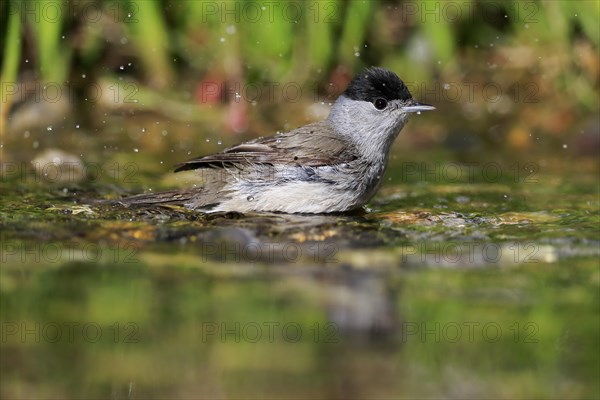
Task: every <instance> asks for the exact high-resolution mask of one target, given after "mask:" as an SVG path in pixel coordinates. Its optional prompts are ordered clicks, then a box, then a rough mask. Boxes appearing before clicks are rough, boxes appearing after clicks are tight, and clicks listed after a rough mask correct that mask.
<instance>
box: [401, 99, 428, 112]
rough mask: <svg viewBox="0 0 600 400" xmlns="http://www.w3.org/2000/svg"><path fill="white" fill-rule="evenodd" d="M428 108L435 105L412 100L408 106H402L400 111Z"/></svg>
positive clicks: (415, 110)
mask: <svg viewBox="0 0 600 400" xmlns="http://www.w3.org/2000/svg"><path fill="white" fill-rule="evenodd" d="M429 110H435V107H434V106H432V105H430V104H425V103H417V102H416V101H413V102H412V103H411V104H410V105H408V106H405V107H402V111H404V112H409V113H413V112H421V111H429Z"/></svg>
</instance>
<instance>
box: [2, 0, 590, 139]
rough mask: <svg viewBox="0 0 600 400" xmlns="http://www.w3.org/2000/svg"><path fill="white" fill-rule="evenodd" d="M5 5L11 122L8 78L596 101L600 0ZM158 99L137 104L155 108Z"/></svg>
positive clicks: (79, 87) (584, 107)
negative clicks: (380, 82) (440, 87)
mask: <svg viewBox="0 0 600 400" xmlns="http://www.w3.org/2000/svg"><path fill="white" fill-rule="evenodd" d="M0 11H1V16H0V21H1V22H2V24H1V26H2V28H1V30H0V31H2V35H0V48H1V55H2V61H1V64H2V82H3V85H2V89H1V90H2V99H3V106H4V107H2V108H3V111H2V124H3V125H2V126H4V125H5V124H6V119H7V118H8V115H9V111H8V110H9V109H10V107H11V105H12V103H13V101H12V100H13V98H17V99H19V96H20V95H21V94H20V93H19V92H17V94H14V93H13V91H14V85H11V84H17V85H18V84H21V83H23V82H28V81H38V82H42V83H43V82H68V84H69V86H70V87H71V88H72V89H73V91H74V92H75V93H77V94H78V96H79V97H78V98H76V99H74V102H77V101H81V102H83V101H84V100H83V99H84V98H85V97H86V93H85V90H87V89H89V86H90V85H95V84H97V83H98V82H100V81H101V80H102V79H103V78H106V77H111V79H113V80H115V81H118V80H119V79H120V80H122V79H123V77H124V76H126V77H127V79H129V80H130V81H132V82H134V83H135V84H136V85H137V86H138V89H139V90H140V91H141V92H142V93H143V92H144V91H146V90H151V91H155V92H156V93H158V96H159V98H160V97H165V98H168V99H171V100H177V101H180V102H181V103H182V104H185V103H198V102H199V100H198V98H197V92H198V90H199V87H200V85H201V83H202V82H204V81H207V80H208V81H215V82H224V83H231V82H236V83H240V84H241V85H245V84H254V85H258V86H259V87H262V86H261V85H265V84H268V83H269V82H296V83H298V84H300V85H302V86H303V87H305V86H306V85H310V86H311V87H314V88H317V90H318V91H319V92H321V93H327V94H328V95H331V94H332V93H329V92H328V90H329V88H330V86H328V85H330V84H333V86H334V89H333V91H334V92H335V93H333V95H336V94H337V93H339V91H340V90H342V89H343V87H344V85H345V84H346V83H347V81H348V79H349V77H350V76H351V75H352V74H353V73H355V72H357V71H358V70H360V69H361V68H364V67H366V66H370V65H381V66H384V67H388V68H390V69H393V70H395V71H396V72H398V73H399V74H400V76H401V77H403V78H404V79H406V80H407V81H409V82H411V83H413V84H414V85H415V86H416V87H417V88H419V87H421V86H423V85H424V88H423V89H422V90H418V91H419V92H420V91H423V92H425V94H427V91H428V90H429V89H430V88H431V87H433V84H434V83H442V84H443V83H444V82H446V83H447V82H457V83H460V82H463V81H465V80H478V81H481V82H483V83H485V82H495V83H498V84H499V85H500V87H501V88H502V89H503V90H505V91H506V92H508V91H509V90H511V89H510V88H511V87H514V86H515V85H522V84H523V82H532V83H533V84H535V85H536V88H537V90H536V92H535V94H536V95H539V96H537V97H536V100H538V101H545V100H547V101H548V102H552V103H553V105H554V106H556V107H558V108H564V109H567V110H568V111H569V112H572V113H574V114H575V118H577V116H578V115H581V114H582V113H587V114H589V113H593V112H596V111H597V109H598V106H599V103H598V84H599V81H598V71H599V63H598V57H599V53H598V48H599V46H600V39H599V37H600V30H599V28H598V23H597V21H598V20H599V18H600V6H599V3H598V2H597V1H587V0H578V1H549V2H541V1H526V2H522V1H503V2H497V1H487V0H486V1H483V0H476V1H470V2H439V1H418V2H415V1H361V0H353V1H347V2H344V1H339V0H331V1H319V2H301V1H292V0H290V1H283V0H282V1H275V2H259V1H247V2H243V1H219V2H213V1H147V0H133V1H128V2H119V1H95V0H86V1H78V2H62V1H55V0H28V1H24V2H16V1H4V2H2V3H1V5H0ZM115 75H119V78H117V79H115V78H114V76H115ZM81 92H83V93H81ZM413 94H415V93H413ZM417 95H421V96H423V95H422V93H417V94H415V97H416V96H417ZM565 95H566V96H568V98H569V103H564V102H561V99H563V98H564V97H565ZM146 97H148V96H146ZM22 98H23V96H22V95H21V96H20V99H21V100H22ZM437 99H438V100H440V98H439V95H438V96H437ZM220 100H221V101H220V103H226V102H227V101H231V100H230V99H229V100H223V98H221V99H220ZM309 100H314V96H313V98H311V99H309ZM441 100H442V101H443V100H444V99H441ZM475 102H483V103H485V99H484V100H482V99H476V100H475ZM151 103H152V104H151V106H150V107H148V106H147V105H146V107H145V108H144V105H142V104H140V105H139V106H140V107H142V109H148V108H151V109H156V110H160V108H161V107H160V102H158V104H157V102H151ZM217 103H219V101H217ZM488 103H489V102H488ZM462 106H463V108H465V106H464V105H462ZM488 106H489V104H488ZM492 106H494V105H492ZM134 108H135V107H134ZM467 108H468V107H467ZM488 108H489V107H488ZM180 109H183V111H182V113H187V111H186V109H185V107H184V106H182V107H174V110H175V111H174V112H173V114H175V115H176V114H178V113H179V112H178V111H177V110H180ZM244 110H245V109H243V108H242V110H241V111H240V110H238V111H237V112H241V113H244V112H245V111H244ZM232 112H233V113H235V112H236V111H235V110H234V111H232ZM489 123H490V121H486V124H487V125H489ZM492 123H494V121H492ZM532 125H534V126H535V122H532ZM540 125H543V123H542V122H540ZM550 125H552V124H550ZM3 131H4V129H3ZM484 135H486V134H485V133H484ZM488 135H489V134H488Z"/></svg>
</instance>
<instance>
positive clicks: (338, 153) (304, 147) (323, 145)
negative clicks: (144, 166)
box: [175, 121, 357, 172]
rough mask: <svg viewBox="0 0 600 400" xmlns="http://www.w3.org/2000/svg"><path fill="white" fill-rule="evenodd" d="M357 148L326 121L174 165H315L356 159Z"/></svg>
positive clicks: (180, 168) (179, 168) (178, 167)
mask: <svg viewBox="0 0 600 400" xmlns="http://www.w3.org/2000/svg"><path fill="white" fill-rule="evenodd" d="M356 158H357V154H356V149H355V148H354V146H353V145H352V144H350V143H349V142H348V141H346V140H345V139H343V138H341V137H340V136H339V134H337V133H336V132H334V131H333V130H332V129H331V127H330V126H329V124H328V123H327V121H321V122H316V123H313V124H309V125H305V126H302V127H300V128H298V129H295V130H293V131H290V132H286V133H282V134H278V135H275V136H269V137H266V138H259V139H255V140H252V141H249V142H246V143H242V144H239V145H237V146H233V147H230V148H228V149H225V150H223V151H222V152H221V153H216V154H211V155H208V156H204V157H199V158H195V159H192V160H189V161H185V162H183V163H180V164H178V165H176V168H175V172H179V171H186V170H192V169H198V168H225V167H228V166H243V165H247V164H265V165H281V164H283V165H301V166H310V167H318V166H324V165H336V164H341V163H345V162H349V161H352V160H355V159H356Z"/></svg>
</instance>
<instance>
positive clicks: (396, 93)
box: [344, 67, 412, 103]
mask: <svg viewBox="0 0 600 400" xmlns="http://www.w3.org/2000/svg"><path fill="white" fill-rule="evenodd" d="M344 94H345V95H346V96H347V97H349V98H351V99H352V100H362V101H368V102H369V103H372V102H374V101H375V100H376V99H378V98H383V99H385V100H387V101H391V100H404V101H406V100H410V99H412V95H411V94H410V92H409V91H408V88H407V87H406V85H405V84H404V82H402V80H401V79H400V78H398V75H396V74H395V73H393V72H392V71H388V70H387V69H384V68H379V67H371V68H369V69H367V70H365V71H363V72H361V73H359V74H358V75H356V76H355V77H354V79H353V80H352V82H350V85H349V86H348V88H347V89H346V91H345V92H344Z"/></svg>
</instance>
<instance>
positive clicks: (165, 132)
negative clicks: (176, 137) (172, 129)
mask: <svg viewBox="0 0 600 400" xmlns="http://www.w3.org/2000/svg"><path fill="white" fill-rule="evenodd" d="M161 134H162V135H163V136H167V135H168V134H169V132H167V131H166V130H164V131H162V132H161Z"/></svg>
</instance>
